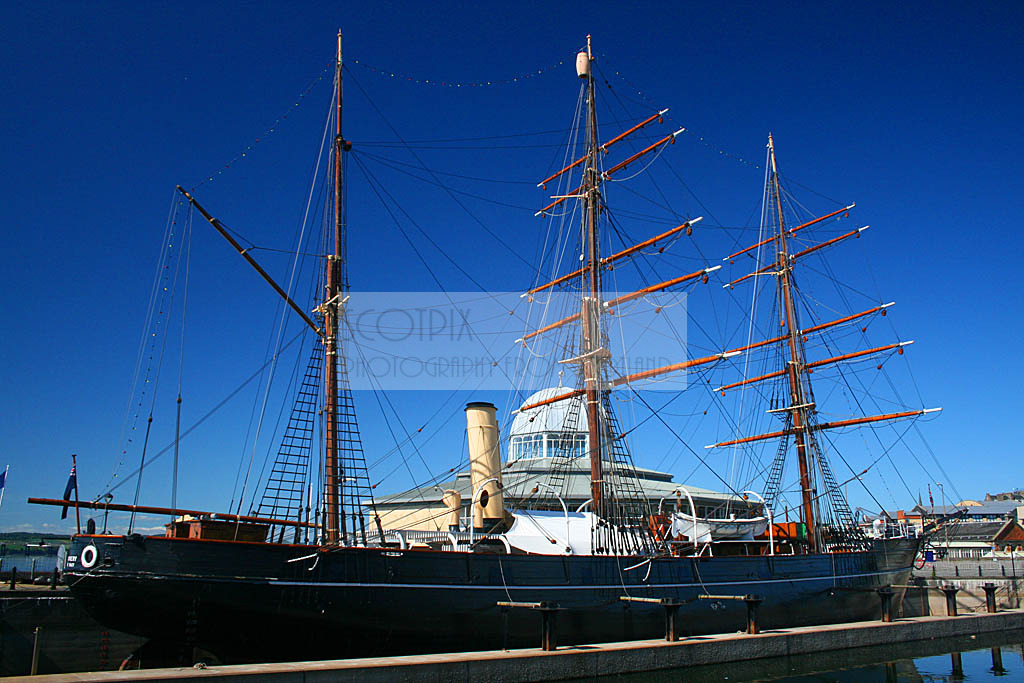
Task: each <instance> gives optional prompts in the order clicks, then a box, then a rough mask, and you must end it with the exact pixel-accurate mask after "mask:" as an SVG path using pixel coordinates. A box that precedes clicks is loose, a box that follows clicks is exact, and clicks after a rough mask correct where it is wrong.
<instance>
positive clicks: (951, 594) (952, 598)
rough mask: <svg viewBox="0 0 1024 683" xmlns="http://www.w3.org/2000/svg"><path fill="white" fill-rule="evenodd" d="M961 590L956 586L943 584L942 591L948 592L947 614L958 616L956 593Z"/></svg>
mask: <svg viewBox="0 0 1024 683" xmlns="http://www.w3.org/2000/svg"><path fill="white" fill-rule="evenodd" d="M959 591H960V589H959V588H957V587H956V586H943V587H942V592H943V593H945V594H946V614H948V615H949V616H951V617H955V616H956V594H957V593H958V592H959Z"/></svg>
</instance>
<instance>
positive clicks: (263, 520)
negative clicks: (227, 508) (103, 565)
mask: <svg viewBox="0 0 1024 683" xmlns="http://www.w3.org/2000/svg"><path fill="white" fill-rule="evenodd" d="M28 503H29V504H31V505H55V506H58V507H62V506H65V505H74V504H75V502H74V501H69V500H60V499H57V498H29V499H28ZM78 506H79V507H82V508H85V509H87V510H114V511H115V512H140V513H143V514H153V515H174V516H179V517H180V516H182V515H190V516H192V517H211V518H213V519H219V520H224V521H228V522H252V523H254V524H272V525H276V526H290V527H302V528H309V529H314V528H317V526H318V525H316V524H310V523H309V522H296V521H293V520H290V519H273V518H271V517H253V516H251V515H235V514H231V513H226V512H207V511H204V510H182V509H181V508H161V507H151V506H147V505H123V504H119V503H101V502H98V501H81V502H79V503H78Z"/></svg>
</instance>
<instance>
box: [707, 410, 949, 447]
mask: <svg viewBox="0 0 1024 683" xmlns="http://www.w3.org/2000/svg"><path fill="white" fill-rule="evenodd" d="M939 410H942V408H925V409H923V410H908V411H904V412H902V413H888V414H886V415H872V416H870V417H855V418H851V419H849V420H835V421H833V422H822V423H821V424H818V425H811V427H810V430H811V431H812V432H818V431H822V430H826V429H839V428H841V427H853V426H856V425H862V424H870V423H872V422H883V421H885V420H899V419H901V418H904V417H916V416H918V415H924V414H925V413H933V412H936V411H939ZM802 431H803V429H801V430H800V432H802ZM797 433H798V432H797V430H796V429H783V430H781V431H778V432H770V433H768V434H757V435H755V436H745V437H743V438H740V439H732V440H731V441H722V442H720V443H714V444H711V445H710V446H705V447H704V448H719V447H721V446H735V445H737V444H744V443H751V442H754V441H765V440H767V439H777V438H779V437H781V436H788V435H793V434H797Z"/></svg>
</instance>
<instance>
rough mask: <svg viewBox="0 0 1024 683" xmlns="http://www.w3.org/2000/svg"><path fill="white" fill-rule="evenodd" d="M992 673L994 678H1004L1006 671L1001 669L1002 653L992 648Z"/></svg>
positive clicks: (998, 649)
mask: <svg viewBox="0 0 1024 683" xmlns="http://www.w3.org/2000/svg"><path fill="white" fill-rule="evenodd" d="M992 673H994V674H995V675H996V676H1005V675H1006V673H1007V671H1006V669H1004V668H1003V651H1002V650H1001V649H1000V648H998V647H994V648H992Z"/></svg>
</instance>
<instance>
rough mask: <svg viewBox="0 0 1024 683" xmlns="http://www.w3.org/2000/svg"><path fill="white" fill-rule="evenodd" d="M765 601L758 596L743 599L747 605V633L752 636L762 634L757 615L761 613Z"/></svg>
mask: <svg viewBox="0 0 1024 683" xmlns="http://www.w3.org/2000/svg"><path fill="white" fill-rule="evenodd" d="M763 601H764V598H762V597H760V596H758V595H748V596H746V597H744V598H743V602H745V603H747V633H749V634H751V635H755V634H758V633H760V632H761V629H760V628H759V627H758V625H757V615H758V613H759V612H760V611H761V603H762V602H763Z"/></svg>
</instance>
